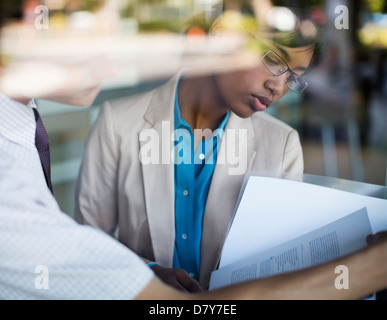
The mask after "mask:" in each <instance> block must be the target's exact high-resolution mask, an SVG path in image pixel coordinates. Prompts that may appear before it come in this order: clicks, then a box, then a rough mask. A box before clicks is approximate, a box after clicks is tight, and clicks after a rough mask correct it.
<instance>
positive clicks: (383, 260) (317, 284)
mask: <svg viewBox="0 0 387 320" xmlns="http://www.w3.org/2000/svg"><path fill="white" fill-rule="evenodd" d="M375 239H378V243H376V244H373V245H371V246H370V247H367V248H366V249H363V250H361V251H359V252H356V253H354V254H351V255H348V256H345V257H342V258H339V259H337V260H334V261H331V262H328V263H325V264H322V265H319V266H314V267H311V268H308V269H304V270H299V271H295V272H289V273H283V274H278V275H275V276H272V277H268V278H262V279H257V280H252V281H248V282H244V283H239V284H236V285H232V286H228V287H224V288H220V289H217V290H214V291H210V292H207V293H202V294H193V295H189V294H185V293H181V292H178V291H175V290H174V289H173V288H171V287H167V286H165V285H164V284H163V283H161V282H160V281H159V280H157V279H154V280H152V281H151V282H150V283H149V284H148V286H147V287H146V288H145V289H144V290H143V291H142V292H141V293H140V294H139V295H138V296H137V297H136V299H143V300H149V299H161V300H165V299H174V300H175V299H176V300H181V299H199V300H200V299H221V300H228V299H233V300H251V299H259V300H260V299H272V300H273V299H274V300H284V299H292V300H293V299H302V300H306V299H312V300H322V299H330V300H331V299H361V298H363V297H365V296H367V295H369V294H370V293H372V292H375V291H380V290H382V289H384V288H386V287H387V232H383V233H379V234H377V235H376V237H375ZM338 265H345V266H347V267H348V270H349V288H348V289H341V290H340V289H336V287H335V279H336V278H337V276H338V274H336V273H335V272H334V271H335V268H336V267H337V266H338Z"/></svg>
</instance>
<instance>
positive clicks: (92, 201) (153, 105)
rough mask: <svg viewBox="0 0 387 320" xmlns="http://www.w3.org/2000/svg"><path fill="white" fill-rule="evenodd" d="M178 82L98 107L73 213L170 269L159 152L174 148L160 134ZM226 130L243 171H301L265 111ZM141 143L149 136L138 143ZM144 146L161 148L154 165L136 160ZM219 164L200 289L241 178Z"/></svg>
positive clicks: (232, 121)
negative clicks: (243, 167)
mask: <svg viewBox="0 0 387 320" xmlns="http://www.w3.org/2000/svg"><path fill="white" fill-rule="evenodd" d="M177 80H178V75H177V76H175V77H174V78H172V79H171V80H170V81H168V82H167V83H166V84H164V85H162V86H161V87H160V88H158V89H155V90H153V91H150V92H147V93H143V94H138V95H135V96H132V97H127V98H123V99H118V100H115V101H112V102H107V103H105V104H104V106H103V107H102V109H101V111H100V113H99V116H98V119H97V120H96V122H95V124H94V125H93V127H92V129H91V131H90V134H89V136H88V139H87V143H86V149H85V154H84V158H83V162H82V165H81V171H80V176H79V180H78V184H77V200H76V208H75V219H76V220H77V221H78V222H80V223H85V224H89V225H92V226H95V227H98V228H100V229H102V230H104V231H105V232H107V233H109V234H111V235H112V236H113V235H115V232H116V228H117V226H118V239H119V241H120V242H122V243H123V244H124V245H126V246H127V247H129V248H130V249H132V250H133V251H134V252H135V253H137V254H138V255H139V256H140V257H142V258H143V259H144V261H145V262H147V263H148V262H151V261H155V262H157V263H159V264H160V265H162V266H165V267H172V261H173V250H174V238H175V232H174V230H175V229H174V228H175V226H174V203H175V201H174V164H173V161H169V162H170V163H166V162H168V161H165V160H166V159H168V152H166V153H164V154H162V151H161V150H162V148H163V147H164V148H165V146H168V145H170V146H171V148H173V142H172V143H171V137H170V136H168V135H166V134H164V135H162V132H163V130H164V132H165V131H166V129H167V128H168V127H169V130H170V132H171V133H172V132H173V128H174V112H173V111H174V100H175V90H176V85H177ZM229 129H233V130H231V131H230V132H234V133H235V141H237V142H238V141H239V143H240V145H239V147H241V148H244V149H241V150H245V151H246V152H242V154H241V159H239V160H240V161H241V162H240V163H245V164H246V170H247V171H249V170H251V171H261V172H262V171H265V172H271V173H276V174H279V173H282V172H293V173H302V171H303V157H302V149H301V144H300V140H299V136H298V133H297V132H296V131H295V130H294V129H292V128H291V127H289V126H288V125H286V124H284V123H282V122H280V121H279V120H277V119H275V118H273V117H271V116H269V115H268V114H266V113H263V112H260V113H256V114H254V115H253V116H252V117H251V118H248V119H242V118H239V117H238V116H236V115H235V114H233V113H232V114H230V117H229V120H228V123H227V125H226V128H225V132H227V130H229ZM241 129H242V130H241ZM149 133H152V135H153V136H152V137H153V138H154V139H150V138H149V137H150V135H149ZM244 134H246V136H245V135H244ZM157 136H158V137H159V140H157V139H156V137H157ZM144 137H148V138H147V139H145V141H141V140H144ZM246 137H247V138H246ZM239 138H241V139H239ZM227 140H228V138H227V135H226V134H225V135H224V137H223V139H222V143H221V146H220V149H219V154H221V153H222V152H225V150H227ZM150 147H152V148H153V147H155V148H157V147H159V151H160V157H159V159H160V161H159V162H160V163H159V164H157V163H153V164H144V163H143V162H144V161H140V153H141V152H144V154H143V155H147V151H148V154H149V150H150ZM152 150H153V149H152ZM237 150H239V149H237ZM164 151H165V149H164ZM226 153H227V152H226ZM220 158H221V157H219V156H218V163H217V164H216V167H215V171H214V174H213V178H212V183H211V187H210V190H209V194H208V199H207V203H206V206H205V212H204V220H203V232H202V244H201V265H200V268H201V269H200V270H201V271H200V283H201V284H202V285H203V286H204V287H208V284H209V279H210V275H211V272H212V271H213V270H214V269H216V267H217V264H218V262H219V259H220V254H221V251H222V247H223V243H224V241H225V238H226V235H227V231H228V229H229V227H230V223H231V221H232V217H233V213H234V207H235V205H236V201H237V198H238V194H239V190H240V187H241V184H242V181H243V177H244V175H243V174H239V175H235V174H230V172H232V169H233V168H234V169H235V165H233V164H230V163H229V162H231V161H222V163H220V161H219V159H220ZM225 158H226V159H227V157H225ZM142 159H144V158H142ZM163 159H164V164H163V161H162V160H163ZM223 160H224V158H223ZM154 162H156V161H154ZM230 169H231V171H230ZM234 173H235V171H234ZM257 201H259V194H258V195H257Z"/></svg>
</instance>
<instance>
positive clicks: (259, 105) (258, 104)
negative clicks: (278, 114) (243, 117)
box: [252, 95, 272, 111]
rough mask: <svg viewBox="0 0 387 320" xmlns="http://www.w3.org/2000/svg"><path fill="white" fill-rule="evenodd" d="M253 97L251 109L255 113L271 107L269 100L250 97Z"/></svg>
mask: <svg viewBox="0 0 387 320" xmlns="http://www.w3.org/2000/svg"><path fill="white" fill-rule="evenodd" d="M252 97H253V107H254V109H255V110H257V111H263V110H265V109H266V108H268V107H269V106H270V105H271V102H272V101H271V100H270V99H269V98H266V97H261V96H254V95H253V96H252Z"/></svg>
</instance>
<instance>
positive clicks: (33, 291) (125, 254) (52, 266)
mask: <svg viewBox="0 0 387 320" xmlns="http://www.w3.org/2000/svg"><path fill="white" fill-rule="evenodd" d="M0 153H2V154H1V155H0V243H1V246H0V257H1V259H0V299H12V300H14V299H76V300H81V299H88V300H89V299H133V298H135V297H136V296H137V295H138V294H139V293H140V292H141V291H142V290H143V289H144V288H145V287H146V286H147V285H148V283H149V281H150V280H151V279H152V278H153V277H154V274H153V272H152V270H151V269H150V268H149V267H148V266H147V265H146V264H145V263H143V261H142V260H141V259H140V258H139V257H137V256H136V255H135V254H134V253H133V252H131V251H130V250H129V249H128V248H126V247H125V246H123V245H121V244H120V243H118V242H117V241H116V240H114V239H112V237H110V236H109V235H107V234H106V233H104V232H102V231H99V230H97V229H95V228H93V227H90V226H83V225H79V224H77V223H76V222H75V221H74V220H73V219H72V218H71V217H69V216H68V215H66V214H64V213H62V212H61V211H60V209H59V207H58V206H57V204H56V202H55V200H54V198H53V197H52V195H51V194H50V192H49V191H48V189H47V188H40V187H39V186H40V185H38V187H36V183H35V178H36V177H35V175H33V174H31V171H30V170H28V166H27V165H25V164H24V162H21V161H17V159H12V158H10V157H7V154H6V153H4V152H2V150H1V149H0Z"/></svg>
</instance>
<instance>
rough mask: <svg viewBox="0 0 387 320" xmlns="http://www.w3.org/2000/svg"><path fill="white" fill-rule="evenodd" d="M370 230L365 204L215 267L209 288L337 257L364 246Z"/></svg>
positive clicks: (266, 275) (288, 270) (299, 267)
mask: <svg viewBox="0 0 387 320" xmlns="http://www.w3.org/2000/svg"><path fill="white" fill-rule="evenodd" d="M370 233H372V229H371V224H370V221H369V218H368V214H367V209H366V208H362V209H360V210H358V211H355V212H353V213H351V214H349V215H347V216H345V217H343V218H340V219H338V220H336V221H334V222H331V223H329V224H327V225H325V226H323V227H321V228H318V229H316V230H313V231H311V232H308V233H306V234H304V235H302V236H299V237H297V238H295V239H292V240H290V241H287V242H286V243H284V244H281V245H279V246H277V247H274V248H272V249H270V250H266V251H264V252H261V253H259V254H255V255H253V256H250V257H248V258H245V259H242V260H240V261H237V262H235V263H232V264H230V265H228V266H226V267H223V268H221V269H219V270H216V271H214V272H213V273H212V276H211V281H210V290H213V289H217V288H220V287H223V286H226V285H230V284H233V283H238V282H244V281H247V280H251V279H256V278H263V277H268V276H272V275H275V274H278V273H283V272H290V271H295V270H299V269H303V268H307V267H309V266H314V265H318V264H321V263H324V262H327V261H330V260H333V259H336V258H338V257H340V256H343V255H345V254H349V253H352V252H354V251H357V250H360V249H362V248H364V247H365V246H366V245H367V243H366V237H367V235H369V234H370Z"/></svg>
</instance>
